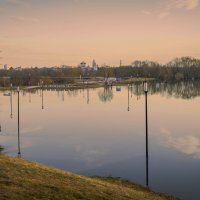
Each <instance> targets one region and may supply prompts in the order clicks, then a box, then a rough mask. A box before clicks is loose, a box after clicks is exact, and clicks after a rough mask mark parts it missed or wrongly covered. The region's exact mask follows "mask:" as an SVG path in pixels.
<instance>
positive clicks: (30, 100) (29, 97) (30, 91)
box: [29, 90, 31, 103]
mask: <svg viewBox="0 0 200 200" xmlns="http://www.w3.org/2000/svg"><path fill="white" fill-rule="evenodd" d="M29 103H31V91H30V90H29Z"/></svg>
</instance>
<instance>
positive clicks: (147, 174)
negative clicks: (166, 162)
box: [0, 81, 149, 187]
mask: <svg viewBox="0 0 200 200" xmlns="http://www.w3.org/2000/svg"><path fill="white" fill-rule="evenodd" d="M143 87H144V93H145V124H146V126H145V129H146V186H147V187H149V153H148V83H147V81H144V83H143ZM10 88H11V94H10V104H11V118H12V116H13V113H12V84H11V86H10ZM41 96H42V109H44V104H43V82H42V91H41ZM87 96H89V94H87ZM17 102H18V104H17V105H18V106H17V107H18V114H17V124H18V129H17V130H18V131H17V136H18V153H17V156H18V157H19V158H21V149H20V89H19V87H17ZM129 110H130V107H129V85H128V111H129ZM0 131H1V125H0Z"/></svg>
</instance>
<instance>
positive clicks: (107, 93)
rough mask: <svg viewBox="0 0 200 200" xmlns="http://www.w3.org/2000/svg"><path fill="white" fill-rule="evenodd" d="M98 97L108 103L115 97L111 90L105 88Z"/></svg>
mask: <svg viewBox="0 0 200 200" xmlns="http://www.w3.org/2000/svg"><path fill="white" fill-rule="evenodd" d="M98 96H99V99H100V100H101V101H102V102H104V103H106V102H109V101H111V100H112V99H113V96H114V95H113V92H112V90H111V89H110V88H108V87H104V89H103V90H100V91H99V92H98Z"/></svg>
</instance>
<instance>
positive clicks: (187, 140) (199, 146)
mask: <svg viewBox="0 0 200 200" xmlns="http://www.w3.org/2000/svg"><path fill="white" fill-rule="evenodd" d="M160 132H161V133H163V134H164V144H165V145H166V146H167V147H169V148H174V149H176V150H178V151H180V152H182V153H184V154H186V155H189V156H192V157H193V158H198V159H200V139H199V138H198V137H195V136H191V135H190V136H189V135H186V136H181V137H176V136H174V135H173V134H172V132H171V131H169V130H167V129H164V128H161V129H160Z"/></svg>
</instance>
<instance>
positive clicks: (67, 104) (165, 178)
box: [0, 82, 200, 200]
mask: <svg viewBox="0 0 200 200" xmlns="http://www.w3.org/2000/svg"><path fill="white" fill-rule="evenodd" d="M150 87H151V88H150V92H149V96H148V105H149V184H150V188H152V189H154V190H157V191H160V192H165V193H168V194H172V195H176V196H178V197H180V198H181V199H185V200H193V199H194V200H199V199H200V123H199V122H200V97H199V96H200V83H197V82H194V83H178V84H166V83H165V84H164V83H161V84H158V83H152V84H151V86H150ZM120 90H121V91H120ZM10 100H11V99H10V97H6V96H3V92H1V93H0V124H1V127H2V131H1V133H0V145H2V146H4V148H5V150H6V152H7V153H8V154H10V155H12V156H17V94H16V93H13V96H12V108H11V101H10ZM42 103H43V105H42ZM42 106H43V108H44V109H42ZM11 110H12V111H11ZM11 114H12V118H11ZM144 114H145V107H144V95H143V91H142V85H140V84H138V85H132V87H130V88H129V89H128V87H127V86H123V87H121V88H116V87H113V88H112V89H106V88H98V89H84V90H83V89H81V90H74V91H67V90H66V91H56V90H54V91H47V90H45V91H44V92H43V101H42V92H41V90H35V91H32V92H31V93H30V92H28V91H27V92H21V93H20V116H21V118H20V130H21V134H20V139H21V153H22V157H23V158H24V159H28V160H32V161H37V162H40V163H44V164H47V165H51V166H55V167H58V168H61V169H64V170H68V171H72V172H75V173H79V174H83V175H102V176H107V175H112V176H118V177H123V178H127V179H132V180H134V181H136V182H138V183H141V184H143V185H145V121H144V119H145V115H144Z"/></svg>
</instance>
